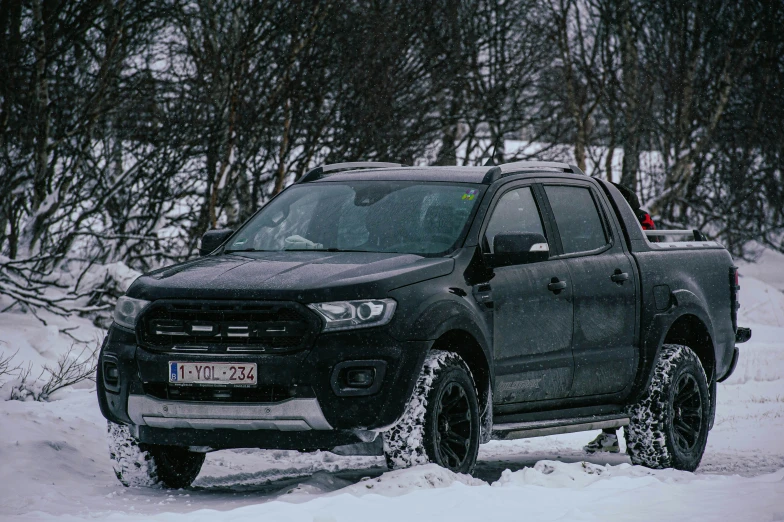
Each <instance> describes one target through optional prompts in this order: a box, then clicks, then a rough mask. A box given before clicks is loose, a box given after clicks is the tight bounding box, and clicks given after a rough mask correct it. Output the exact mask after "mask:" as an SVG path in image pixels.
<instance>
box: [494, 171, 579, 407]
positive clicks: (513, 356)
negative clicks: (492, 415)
mask: <svg viewBox="0 0 784 522" xmlns="http://www.w3.org/2000/svg"><path fill="white" fill-rule="evenodd" d="M514 232H534V233H538V234H542V235H543V236H545V237H546V238H548V242H549V243H550V244H551V248H552V246H553V243H554V242H553V241H551V240H550V239H549V237H548V234H547V230H546V228H545V227H544V226H543V220H542V217H541V212H540V210H539V205H538V204H537V201H536V198H535V195H534V190H533V185H531V184H528V185H513V186H511V187H510V188H508V189H507V190H505V191H503V192H502V193H500V195H497V196H496V201H495V203H494V208H493V210H492V211H491V213H490V218H489V220H488V221H487V225H486V227H485V229H484V231H483V236H482V237H483V244H484V250H485V252H490V253H492V252H493V250H492V248H493V239H494V237H495V236H496V235H497V234H500V233H514ZM494 272H495V277H493V279H492V280H491V286H492V292H493V323H494V326H493V330H494V333H493V337H494V347H493V350H494V358H495V367H496V378H495V383H494V389H493V394H494V399H495V402H497V403H499V404H504V403H515V402H524V401H537V400H546V399H560V398H563V397H566V396H568V395H569V393H570V390H571V387H572V379H573V375H574V360H573V357H572V328H573V326H572V321H573V312H574V310H573V301H572V287H571V284H570V281H569V271H568V267H567V266H566V264H565V262H564V261H560V260H547V261H542V262H538V263H529V264H524V265H513V266H505V267H499V268H495V269H494ZM554 282H565V283H566V287H565V288H563V289H561V290H550V289H548V285H550V283H554Z"/></svg>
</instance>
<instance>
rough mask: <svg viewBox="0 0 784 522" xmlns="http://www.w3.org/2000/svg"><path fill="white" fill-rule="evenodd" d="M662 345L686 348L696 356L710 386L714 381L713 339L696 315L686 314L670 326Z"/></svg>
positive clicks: (714, 356)
mask: <svg viewBox="0 0 784 522" xmlns="http://www.w3.org/2000/svg"><path fill="white" fill-rule="evenodd" d="M662 344H681V345H684V346H688V347H689V348H691V349H692V351H694V353H695V354H696V355H697V358H698V359H699V360H700V363H701V364H702V368H703V369H704V370H705V376H706V377H707V379H708V384H710V383H711V382H712V381H713V380H714V379H715V370H716V352H715V348H714V344H713V338H712V337H711V334H710V331H709V330H708V327H707V326H706V325H705V323H704V322H703V321H702V320H701V319H700V318H699V317H697V316H696V315H694V314H691V313H686V314H683V315H681V316H680V317H678V318H677V319H676V320H675V321H674V322H673V323H672V325H670V328H669V330H667V334H666V335H665V336H664V341H663V342H662Z"/></svg>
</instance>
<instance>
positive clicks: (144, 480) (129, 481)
mask: <svg viewBox="0 0 784 522" xmlns="http://www.w3.org/2000/svg"><path fill="white" fill-rule="evenodd" d="M108 431H109V457H110V458H111V460H112V467H113V468H114V473H115V475H117V479H118V480H119V481H120V482H121V483H122V484H123V486H126V487H128V486H137V487H151V486H156V485H162V486H164V487H167V488H173V489H179V488H185V487H188V486H190V485H191V483H192V482H193V481H194V480H195V479H196V476H197V475H198V474H199V471H201V466H202V464H204V457H205V454H204V453H196V452H194V451H189V450H188V449H187V448H181V447H178V446H157V445H153V444H139V443H138V442H137V441H136V439H135V438H134V437H133V436H132V435H131V432H130V430H129V429H128V426H123V425H121V424H115V423H114V422H109V426H108Z"/></svg>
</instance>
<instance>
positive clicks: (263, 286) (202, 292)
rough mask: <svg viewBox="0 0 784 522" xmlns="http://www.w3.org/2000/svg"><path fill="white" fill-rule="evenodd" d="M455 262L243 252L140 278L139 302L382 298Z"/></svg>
mask: <svg viewBox="0 0 784 522" xmlns="http://www.w3.org/2000/svg"><path fill="white" fill-rule="evenodd" d="M453 268H454V260H453V259H452V258H425V257H422V256H417V255H412V254H389V253H375V252H242V253H233V254H225V255H213V256H206V257H202V258H199V259H196V260H193V261H188V262H185V263H181V264H179V265H174V266H170V267H166V268H162V269H159V270H156V271H154V272H150V273H149V274H146V275H143V276H141V277H139V278H138V279H137V280H136V281H135V282H134V283H133V284H132V285H131V287H130V288H129V289H128V293H127V295H128V296H130V297H135V298H137V299H147V300H150V301H152V300H155V299H264V300H267V299H268V300H291V301H299V302H302V303H310V302H319V301H337V300H346V299H363V298H381V297H385V296H386V295H387V293H388V292H389V291H390V290H392V289H395V288H399V287H401V286H407V285H410V284H413V283H417V282H419V281H424V280H426V279H432V278H435V277H440V276H444V275H448V274H450V273H451V272H452V270H453Z"/></svg>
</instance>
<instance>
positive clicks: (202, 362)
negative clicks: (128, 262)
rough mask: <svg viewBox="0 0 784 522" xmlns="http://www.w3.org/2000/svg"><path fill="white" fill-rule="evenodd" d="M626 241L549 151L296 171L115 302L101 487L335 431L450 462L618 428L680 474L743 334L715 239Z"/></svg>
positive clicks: (651, 462) (630, 228) (338, 439)
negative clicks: (508, 159)
mask: <svg viewBox="0 0 784 522" xmlns="http://www.w3.org/2000/svg"><path fill="white" fill-rule="evenodd" d="M647 234H650V235H656V236H658V237H659V240H658V241H655V242H654V241H650V240H649V239H648V237H646V233H645V232H644V231H643V230H642V228H641V227H640V225H639V223H638V221H637V218H636V216H635V214H634V212H633V211H632V209H631V208H630V206H629V205H628V204H627V202H626V201H625V200H624V199H623V197H622V195H621V194H620V192H619V191H618V189H616V188H615V187H614V186H613V185H612V184H610V183H607V182H604V181H602V180H598V179H594V178H590V177H587V176H585V175H584V174H583V173H582V172H581V171H580V170H579V169H578V168H576V167H573V166H569V165H566V164H561V163H550V162H546V163H538V162H519V163H511V164H506V165H501V166H492V167H491V166H486V167H404V166H401V165H396V164H382V163H349V164H338V165H327V166H323V167H318V168H316V169H314V170H311V171H310V172H308V173H307V174H306V175H305V176H304V177H303V178H302V179H301V180H300V181H299V182H298V183H296V184H294V185H293V186H291V187H289V188H288V189H286V190H284V191H283V192H281V193H280V194H279V195H278V196H276V197H275V198H274V199H273V200H271V201H270V202H269V203H267V204H266V205H265V206H264V207H263V208H262V209H261V210H260V211H259V212H258V213H257V214H256V215H254V216H253V217H252V218H250V219H249V220H248V221H247V222H246V223H245V224H244V225H242V226H241V227H240V228H239V230H237V231H229V230H213V231H210V232H208V233H207V234H206V235H205V236H204V237H203V239H202V248H201V254H202V256H201V257H200V258H198V259H195V260H192V261H188V262H185V263H182V264H179V265H175V266H170V267H166V268H162V269H160V270H156V271H154V272H151V273H149V274H146V275H144V276H142V277H140V278H139V279H137V280H136V281H135V282H134V283H133V284H132V285H131V287H130V288H129V289H128V292H127V295H126V296H125V297H123V298H121V299H120V300H119V302H118V304H117V307H116V310H115V315H114V324H113V325H112V327H111V328H110V330H109V333H108V336H107V338H106V340H105V342H104V345H103V348H102V351H101V356H100V364H99V369H98V386H97V391H98V399H99V404H100V407H101V411H102V412H103V415H104V416H105V417H106V418H107V419H108V420H109V434H110V441H111V448H112V449H111V457H112V459H113V461H114V466H115V470H116V472H117V476H118V478H119V479H120V480H121V481H122V482H123V483H124V484H126V485H129V484H149V483H155V482H158V483H162V484H164V485H166V486H171V487H182V486H186V485H189V484H190V483H191V482H192V481H193V480H194V478H195V477H196V475H197V474H198V472H199V470H200V468H201V465H202V463H203V461H204V455H205V453H206V452H209V451H213V450H218V449H225V448H248V447H251V448H280V449H299V450H314V449H329V448H333V447H335V446H342V445H348V444H355V443H366V444H367V443H375V444H376V445H377V447H379V448H381V447H382V446H383V451H384V454H385V456H386V459H387V463H388V464H389V466H390V467H392V468H395V467H406V466H411V465H415V464H420V463H426V462H435V463H437V464H439V465H441V466H444V467H446V468H449V469H451V470H454V471H458V472H464V473H470V472H471V471H472V470H473V468H474V465H475V463H476V458H477V451H478V448H479V445H480V444H481V443H484V442H487V441H489V440H490V439H491V438H495V439H512V438H521V437H531V436H540V435H550V434H558V433H565V432H570V431H585V430H595V429H599V428H612V427H621V426H624V427H625V430H624V431H625V436H626V442H627V448H628V449H627V451H628V454H629V456H630V457H631V460H632V462H634V463H636V464H643V465H646V466H650V467H675V468H679V469H685V470H693V469H695V468H696V467H697V466H698V465H699V462H700V459H701V458H702V454H703V452H704V449H705V444H706V441H707V437H708V431H709V430H710V428H711V426H712V423H713V415H714V412H715V407H716V382H717V381H721V380H723V379H726V378H727V377H728V376H729V375H730V374H731V373H732V371H733V369H734V367H735V364H736V362H737V359H738V349H737V348H736V343H742V342H744V341H745V340H747V339H748V338H749V337H750V335H751V331H750V330H749V329H746V328H739V327H738V325H737V308H738V303H737V295H738V279H737V268H736V267H734V266H733V263H732V259H731V257H730V255H729V254H728V252H727V251H726V250H725V249H724V248H723V247H722V246H721V245H719V244H718V243H716V242H713V241H705V240H704V238H703V237H702V236H701V235H700V234H699V232H696V231H689V232H683V231H666V230H665V231H653V232H648V233H647ZM684 235H686V237H683V236H684ZM678 236H681V237H678ZM673 238H674V239H677V240H676V241H668V240H662V239H673ZM379 451H380V450H379Z"/></svg>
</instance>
